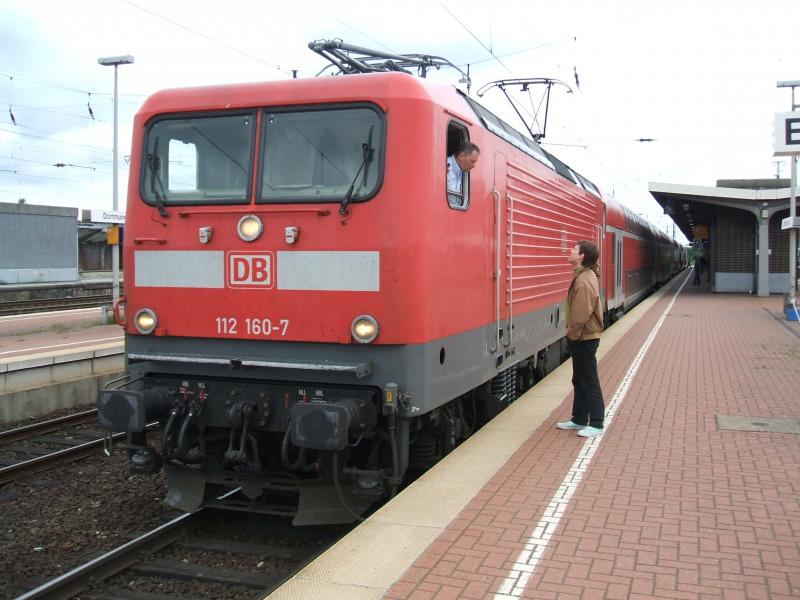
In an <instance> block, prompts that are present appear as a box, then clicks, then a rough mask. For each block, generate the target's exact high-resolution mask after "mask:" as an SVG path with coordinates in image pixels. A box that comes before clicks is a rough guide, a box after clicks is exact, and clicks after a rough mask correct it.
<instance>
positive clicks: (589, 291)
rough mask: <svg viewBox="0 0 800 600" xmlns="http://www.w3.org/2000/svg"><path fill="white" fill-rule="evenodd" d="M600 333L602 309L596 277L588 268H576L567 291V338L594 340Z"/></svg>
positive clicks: (601, 329)
mask: <svg viewBox="0 0 800 600" xmlns="http://www.w3.org/2000/svg"><path fill="white" fill-rule="evenodd" d="M602 331H603V309H602V308H601V307H600V286H599V285H598V283H597V275H596V274H595V272H594V271H593V270H592V269H590V268H588V267H578V268H577V269H575V276H574V277H573V279H572V283H571V284H570V286H569V290H568V291H567V338H569V339H570V340H572V341H585V340H596V339H599V338H600V333H601V332H602Z"/></svg>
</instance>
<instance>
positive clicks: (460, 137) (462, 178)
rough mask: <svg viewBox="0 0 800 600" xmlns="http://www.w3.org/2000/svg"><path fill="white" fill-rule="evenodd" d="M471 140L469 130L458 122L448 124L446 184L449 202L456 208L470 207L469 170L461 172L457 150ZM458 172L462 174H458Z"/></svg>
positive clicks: (449, 204)
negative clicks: (457, 160)
mask: <svg viewBox="0 0 800 600" xmlns="http://www.w3.org/2000/svg"><path fill="white" fill-rule="evenodd" d="M467 141H469V137H468V136H467V130H466V129H465V128H464V127H462V126H461V125H458V124H456V123H450V124H449V125H448V126H447V165H446V176H445V180H446V182H447V183H446V185H447V189H446V192H447V204H448V206H450V208H453V209H455V210H467V208H469V171H467V172H466V173H461V171H460V169H458V164H457V163H456V159H455V157H456V152H458V148H459V147H460V146H461V144H463V143H464V142H467ZM456 173H458V174H460V175H456Z"/></svg>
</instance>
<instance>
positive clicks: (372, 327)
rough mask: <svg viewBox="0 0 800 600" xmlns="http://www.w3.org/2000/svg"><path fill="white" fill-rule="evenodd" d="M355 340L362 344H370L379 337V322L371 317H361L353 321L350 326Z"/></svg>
mask: <svg viewBox="0 0 800 600" xmlns="http://www.w3.org/2000/svg"><path fill="white" fill-rule="evenodd" d="M350 332H351V333H352V334H353V339H354V340H355V341H357V342H361V343H362V344H369V343H370V342H371V341H372V340H374V339H375V338H376V337H378V322H377V321H376V320H375V319H374V318H373V317H370V316H369V315H361V316H359V317H356V318H355V319H353V324H352V325H351V326H350Z"/></svg>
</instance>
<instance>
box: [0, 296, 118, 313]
mask: <svg viewBox="0 0 800 600" xmlns="http://www.w3.org/2000/svg"><path fill="white" fill-rule="evenodd" d="M112 298H113V297H112V295H111V294H93V295H90V296H72V297H69V298H46V299H44V298H43V299H39V300H16V301H13V302H0V316H7V315H18V314H27V313H36V312H44V311H50V310H67V309H72V308H94V307H97V306H103V305H108V304H111V301H112Z"/></svg>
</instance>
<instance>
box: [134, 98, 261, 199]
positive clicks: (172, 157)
mask: <svg viewBox="0 0 800 600" xmlns="http://www.w3.org/2000/svg"><path fill="white" fill-rule="evenodd" d="M254 121H255V119H254V118H253V115H251V114H241V113H240V114H235V115H231V114H226V115H204V116H191V117H188V116H181V117H169V118H163V119H159V120H157V121H155V122H154V123H152V124H150V125H149V126H148V129H147V133H146V139H145V149H144V157H143V163H144V168H143V169H142V180H141V181H140V187H141V191H142V198H144V201H145V202H147V203H148V204H153V205H159V204H164V205H171V204H172V205H175V204H210V203H217V204H219V203H243V202H246V201H247V197H248V182H249V181H250V155H251V148H252V138H253V122H254Z"/></svg>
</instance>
